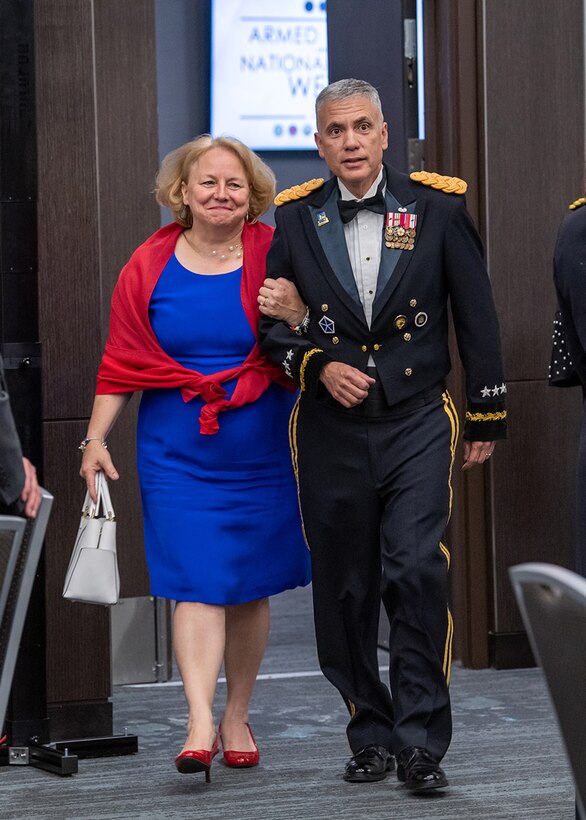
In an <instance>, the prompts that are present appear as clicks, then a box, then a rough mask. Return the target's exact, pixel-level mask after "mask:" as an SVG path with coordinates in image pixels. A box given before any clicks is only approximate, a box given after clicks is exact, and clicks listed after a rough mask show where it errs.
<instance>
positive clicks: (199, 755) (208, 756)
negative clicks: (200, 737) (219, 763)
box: [175, 735, 219, 783]
mask: <svg viewBox="0 0 586 820" xmlns="http://www.w3.org/2000/svg"><path fill="white" fill-rule="evenodd" d="M218 751H219V746H218V735H216V736H215V738H214V742H213V744H212V748H211V749H210V750H209V751H208V750H207V749H197V750H196V751H192V750H191V749H186V750H185V751H184V752H181V754H179V755H177V757H176V758H175V766H176V767H177V771H178V772H181V774H195V773H196V772H205V776H206V783H211V781H212V778H211V775H210V768H211V765H212V760H213V759H214V757H215V756H216V755H217V754H218Z"/></svg>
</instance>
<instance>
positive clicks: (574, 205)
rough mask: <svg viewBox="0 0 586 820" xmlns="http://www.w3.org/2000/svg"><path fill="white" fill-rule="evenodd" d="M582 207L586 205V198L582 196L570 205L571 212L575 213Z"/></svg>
mask: <svg viewBox="0 0 586 820" xmlns="http://www.w3.org/2000/svg"><path fill="white" fill-rule="evenodd" d="M582 205H586V196H581V197H580V198H579V199H575V200H574V202H572V204H571V205H568V208H569V209H570V211H575V210H576V208H581V207H582Z"/></svg>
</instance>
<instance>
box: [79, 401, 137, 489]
mask: <svg viewBox="0 0 586 820" xmlns="http://www.w3.org/2000/svg"><path fill="white" fill-rule="evenodd" d="M131 397H132V393H131V392H129V393H106V394H103V395H97V396H96V397H95V399H94V406H93V409H92V415H91V418H90V421H89V424H88V430H87V434H86V437H85V440H86V442H87V443H86V445H85V449H84V451H83V457H82V460H81V468H80V470H79V474H80V475H81V477H82V478H83V479H85V483H86V484H87V488H88V490H89V493H90V496H91V497H92V499H93V501H95V500H96V473H98V472H99V471H100V470H102V471H103V472H104V473H105V475H106V477H107V478H111V479H112V480H113V481H116V480H117V479H118V478H119V475H118V471H117V470H116V468H115V467H114V462H113V461H112V456H111V455H110V451H109V450H108V449H107V447H106V440H107V438H108V435H109V433H110V431H111V430H112V428H113V427H114V424H115V423H116V419H117V418H118V416H119V415H120V413H121V412H122V411H123V410H124V408H125V407H126V405H127V404H128V402H129V401H130V399H131ZM88 439H89V440H88Z"/></svg>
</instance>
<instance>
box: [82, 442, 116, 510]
mask: <svg viewBox="0 0 586 820" xmlns="http://www.w3.org/2000/svg"><path fill="white" fill-rule="evenodd" d="M100 470H102V471H103V473H104V474H105V476H106V478H111V479H112V480H113V481H116V480H117V479H118V478H119V477H120V476H119V475H118V471H117V470H116V468H115V467H114V462H113V461H112V456H111V455H110V453H109V452H108V450H107V449H106V448H105V447H104V445H103V444H102V442H101V441H97V440H96V441H88V443H87V444H86V447H85V450H84V453H83V458H82V460H81V468H80V470H79V474H80V476H81V477H82V478H83V479H85V483H86V485H87V488H88V490H89V493H90V496H91V499H92V501H94V502H95V501H96V500H97V499H96V473H99V472H100Z"/></svg>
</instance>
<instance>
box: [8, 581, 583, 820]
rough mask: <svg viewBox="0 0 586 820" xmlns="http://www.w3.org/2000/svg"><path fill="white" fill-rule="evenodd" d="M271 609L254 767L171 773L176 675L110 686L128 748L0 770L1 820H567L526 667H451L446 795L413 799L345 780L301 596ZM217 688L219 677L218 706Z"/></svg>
mask: <svg viewBox="0 0 586 820" xmlns="http://www.w3.org/2000/svg"><path fill="white" fill-rule="evenodd" d="M272 606H273V609H272V612H273V620H272V623H273V626H272V633H271V641H270V645H269V648H268V651H267V654H266V657H265V660H264V663H263V667H262V669H261V675H260V677H259V681H258V684H257V688H256V691H255V696H254V701H253V708H252V712H251V724H252V726H253V729H254V732H255V735H256V739H257V741H258V743H259V747H260V749H261V763H260V766H259V767H258V768H255V769H245V770H233V769H228V768H226V767H225V766H223V765H222V763H221V762H220V758H219V757H218V758H216V760H215V761H214V765H213V767H212V782H211V784H209V785H207V784H206V783H205V781H204V777H203V775H201V774H199V775H193V776H182V775H179V774H178V773H177V772H176V771H175V768H174V766H173V758H174V756H175V754H176V753H177V752H178V751H179V750H180V748H181V745H182V742H183V739H184V726H185V717H186V708H185V702H184V698H183V694H182V690H181V686H180V685H179V683H178V681H176V680H171V681H169V682H168V683H165V684H156V685H149V686H124V687H117V688H116V689H115V692H114V698H113V702H114V715H115V724H116V725H115V730H116V731H117V732H123V731H124V728H128V731H129V732H131V733H133V734H137V735H138V736H139V753H138V754H137V755H132V756H127V757H118V758H102V759H93V760H80V762H79V772H78V774H76V775H73V776H72V777H69V778H59V777H57V776H55V775H51V774H47V773H44V772H41V771H38V770H35V769H33V768H31V767H25V766H22V767H16V766H10V767H5V768H3V769H0V818H1V820H22V818H27V819H28V818H33V817H34V818H38V819H39V820H49V818H51V819H52V820H86V819H87V820H143V818H144V820H146V818H169V819H170V820H187V818H193V820H208V819H209V820H214V819H215V818H218V819H219V820H362V818H364V819H365V820H383V818H384V820H428V819H429V820H455V818H464V819H465V820H468V818H470V820H513V819H515V820H518V819H520V818H527V820H540V818H544V819H545V818H547V820H573V818H574V795H573V787H572V780H571V775H570V772H569V768H568V765H567V763H566V759H565V756H564V752H563V749H562V744H561V740H560V736H559V732H558V729H557V726H556V724H555V720H554V718H553V715H552V710H551V707H550V703H549V700H548V696H547V692H546V690H545V685H544V682H543V678H542V675H541V672H540V671H539V670H538V669H525V670H511V671H509V670H507V671H496V670H482V671H472V670H467V669H462V668H460V667H459V666H458V665H457V664H456V665H455V666H454V669H453V673H452V700H453V709H454V738H453V742H452V745H451V747H450V750H449V752H448V754H447V756H446V758H445V760H444V765H445V769H446V772H447V774H448V777H449V779H450V784H451V785H450V788H449V789H448V790H446V792H445V793H443V794H441V795H437V796H435V797H415V796H413V795H411V794H409V793H407V792H406V790H405V789H404V787H403V786H402V785H400V784H399V783H398V781H397V779H396V777H395V776H394V775H391V776H389V777H388V778H387V779H386V780H385V781H383V782H380V783H373V784H349V783H344V782H343V781H342V780H341V773H342V770H343V767H344V763H345V761H346V759H347V757H348V754H349V752H348V747H347V744H346V740H345V733H344V727H345V723H346V717H347V712H346V710H345V707H344V706H343V705H342V703H341V700H340V698H339V696H338V694H337V692H335V690H333V688H332V687H331V686H330V685H329V684H328V683H327V681H325V680H324V679H323V677H322V676H321V675H320V674H319V672H318V665H317V659H316V655H315V649H314V644H313V630H312V623H311V596H310V592H309V590H296V591H293V592H290V593H289V592H288V593H285V594H283V595H281V596H278V597H277V598H276V599H274V601H273V605H272ZM386 662H387V657H386V654H385V652H384V651H381V654H380V663H381V667H384V666H385V664H386ZM224 695H225V684H224V682H222V681H221V682H220V683H219V685H218V691H217V710H218V714H220V712H221V708H222V702H223V698H224Z"/></svg>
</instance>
